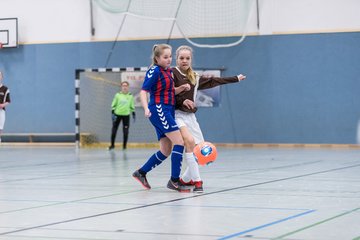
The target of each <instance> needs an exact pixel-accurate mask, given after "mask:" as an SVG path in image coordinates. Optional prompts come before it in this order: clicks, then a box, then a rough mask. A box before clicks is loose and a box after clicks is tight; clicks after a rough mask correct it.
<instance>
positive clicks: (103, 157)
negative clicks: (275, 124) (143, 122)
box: [0, 145, 360, 240]
mask: <svg viewBox="0 0 360 240" xmlns="http://www.w3.org/2000/svg"><path fill="white" fill-rule="evenodd" d="M154 151H155V149H128V150H126V152H123V151H121V150H119V149H118V150H115V151H113V152H109V151H107V150H104V149H80V150H76V149H75V148H74V147H20V146H6V145H2V146H0V239H7V240H19V239H24V240H28V239H36V240H44V239H52V240H53V239H65V240H67V239H74V240H79V239H81V240H83V239H86V240H95V239H96V240H99V239H101V240H111V239H141V240H146V239H156V240H163V239H184V240H190V239H200V240H201V239H205V240H208V239H287V240H300V239H301V240H305V239H306V240H332V239H334V240H346V239H350V240H355V239H356V240H359V239H360V150H359V149H355V148H354V149H352V148H348V149H334V148H323V147H322V148H276V147H275V148H218V152H219V157H218V159H217V161H216V162H215V163H213V164H212V165H209V166H206V167H202V168H201V173H202V177H203V180H204V189H205V192H204V193H203V194H195V193H178V192H174V191H171V190H168V189H167V188H166V187H165V186H166V183H167V181H168V179H169V172H170V170H169V168H170V161H169V159H168V160H167V161H166V162H164V164H163V165H161V166H159V167H157V168H156V169H154V170H153V171H152V172H151V173H149V174H148V180H149V182H150V184H151V185H152V187H153V188H152V189H151V190H144V189H143V188H142V187H141V186H140V184H139V183H138V182H137V181H135V180H134V179H133V178H132V177H131V174H132V172H133V171H134V170H136V169H137V168H138V167H139V166H140V165H142V164H143V163H144V161H145V160H146V158H147V157H148V156H149V155H150V154H151V153H152V152H154Z"/></svg>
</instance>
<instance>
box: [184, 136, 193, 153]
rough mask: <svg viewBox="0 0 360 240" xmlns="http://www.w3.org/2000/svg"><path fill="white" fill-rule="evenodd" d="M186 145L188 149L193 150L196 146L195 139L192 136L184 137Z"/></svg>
mask: <svg viewBox="0 0 360 240" xmlns="http://www.w3.org/2000/svg"><path fill="white" fill-rule="evenodd" d="M184 145H185V148H186V149H187V150H190V151H192V150H193V148H194V147H195V140H194V138H192V137H187V138H184Z"/></svg>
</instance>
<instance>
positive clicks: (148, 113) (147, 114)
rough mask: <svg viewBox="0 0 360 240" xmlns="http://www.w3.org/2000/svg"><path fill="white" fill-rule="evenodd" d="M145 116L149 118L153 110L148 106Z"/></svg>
mask: <svg viewBox="0 0 360 240" xmlns="http://www.w3.org/2000/svg"><path fill="white" fill-rule="evenodd" d="M145 117H147V118H149V117H151V112H150V110H149V109H148V108H147V109H145Z"/></svg>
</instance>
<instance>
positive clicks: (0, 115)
mask: <svg viewBox="0 0 360 240" xmlns="http://www.w3.org/2000/svg"><path fill="white" fill-rule="evenodd" d="M4 124H5V110H4V109H0V130H3V129H4Z"/></svg>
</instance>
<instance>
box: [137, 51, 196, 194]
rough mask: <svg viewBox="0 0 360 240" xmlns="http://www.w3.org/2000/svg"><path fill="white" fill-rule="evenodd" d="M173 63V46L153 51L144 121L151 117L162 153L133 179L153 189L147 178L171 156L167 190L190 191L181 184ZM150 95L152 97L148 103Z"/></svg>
mask: <svg viewBox="0 0 360 240" xmlns="http://www.w3.org/2000/svg"><path fill="white" fill-rule="evenodd" d="M171 60H172V55H171V46H169V45H167V44H159V45H155V46H154V47H153V55H152V61H153V62H152V65H151V67H150V69H149V70H148V71H147V72H146V76H145V79H144V83H143V86H142V89H141V91H140V99H141V104H142V106H143V108H144V111H145V117H148V118H149V119H150V122H151V124H152V125H153V126H154V127H155V131H156V134H157V137H158V140H159V143H160V149H159V151H157V152H156V153H154V154H153V155H152V156H151V157H150V158H149V159H148V161H147V162H146V163H145V164H144V165H143V166H142V167H141V168H139V169H138V170H136V171H135V172H134V173H133V177H134V178H135V179H136V180H138V181H139V182H140V183H141V184H142V185H143V186H144V187H145V188H146V189H150V188H151V186H150V184H149V183H148V181H147V178H146V174H147V173H148V172H149V171H151V170H152V169H153V168H155V167H156V166H158V165H159V164H161V163H162V162H163V161H164V160H165V159H166V158H167V157H168V156H169V155H170V154H171V178H170V180H169V182H168V184H167V187H168V188H170V189H172V190H176V191H190V189H189V188H188V187H186V186H184V185H182V184H181V183H180V181H179V179H180V172H181V162H182V158H183V151H184V141H183V138H182V136H181V133H180V131H179V128H178V126H177V125H176V122H175V88H174V80H173V76H172V71H171V68H170V64H171ZM187 88H189V85H188V84H187V85H184V86H181V87H180V88H177V90H176V91H177V92H180V91H184V90H186V89H187ZM148 94H150V100H149V102H148V98H147V95H148Z"/></svg>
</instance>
